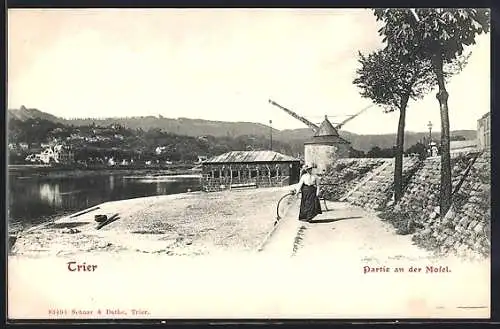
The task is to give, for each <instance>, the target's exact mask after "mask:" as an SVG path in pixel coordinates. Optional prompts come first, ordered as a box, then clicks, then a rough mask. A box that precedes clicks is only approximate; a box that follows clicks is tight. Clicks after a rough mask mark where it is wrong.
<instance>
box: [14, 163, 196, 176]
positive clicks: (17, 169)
mask: <svg viewBox="0 0 500 329" xmlns="http://www.w3.org/2000/svg"><path fill="white" fill-rule="evenodd" d="M199 172H200V170H198V169H194V168H193V167H192V166H188V165H183V166H177V167H173V166H170V167H88V168H85V167H58V166H54V167H52V166H48V165H9V166H8V173H9V176H11V177H22V178H71V177H92V176H102V175H111V174H114V175H148V176H165V175H196V174H199Z"/></svg>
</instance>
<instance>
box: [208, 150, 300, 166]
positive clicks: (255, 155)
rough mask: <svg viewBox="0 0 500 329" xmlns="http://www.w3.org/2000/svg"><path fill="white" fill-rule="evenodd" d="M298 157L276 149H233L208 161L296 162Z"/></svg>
mask: <svg viewBox="0 0 500 329" xmlns="http://www.w3.org/2000/svg"><path fill="white" fill-rule="evenodd" d="M296 161H300V160H299V159H297V158H294V157H291V156H288V155H284V154H281V153H278V152H274V151H232V152H227V153H224V154H221V155H217V156H215V157H212V158H210V159H208V160H207V161H205V162H204V164H208V163H242V162H296Z"/></svg>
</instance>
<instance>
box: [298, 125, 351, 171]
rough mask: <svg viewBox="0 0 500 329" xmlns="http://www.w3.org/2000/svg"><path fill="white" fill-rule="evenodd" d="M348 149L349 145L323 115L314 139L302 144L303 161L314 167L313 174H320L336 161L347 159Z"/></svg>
mask: <svg viewBox="0 0 500 329" xmlns="http://www.w3.org/2000/svg"><path fill="white" fill-rule="evenodd" d="M350 147H351V143H349V142H348V141H346V140H345V139H343V138H342V137H340V136H339V133H338V131H337V129H335V128H334V127H333V125H332V124H331V122H330V121H329V120H328V117H327V116H326V115H325V120H324V121H323V122H322V123H321V126H320V127H319V129H318V131H317V132H316V134H315V135H314V137H313V138H312V139H311V140H309V141H307V142H305V143H304V158H305V159H304V160H305V162H306V163H308V164H312V165H313V166H315V168H314V169H313V172H315V173H317V174H322V173H324V172H325V171H326V168H327V167H328V165H331V164H332V163H334V162H335V161H336V160H337V159H339V158H347V157H349V149H350Z"/></svg>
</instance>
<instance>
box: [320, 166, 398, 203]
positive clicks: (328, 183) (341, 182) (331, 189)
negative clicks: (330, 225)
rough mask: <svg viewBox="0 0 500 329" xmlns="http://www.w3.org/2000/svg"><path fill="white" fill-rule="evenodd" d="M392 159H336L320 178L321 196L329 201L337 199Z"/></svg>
mask: <svg viewBox="0 0 500 329" xmlns="http://www.w3.org/2000/svg"><path fill="white" fill-rule="evenodd" d="M390 161H392V159H369V158H361V159H352V158H344V159H339V160H337V161H336V162H335V163H334V164H332V165H330V166H329V168H327V170H326V173H325V174H324V175H323V177H322V179H321V185H322V190H323V196H324V197H325V199H327V200H330V201H338V200H339V199H340V198H341V197H343V196H344V195H345V194H346V193H347V192H349V191H350V190H352V189H353V188H355V187H356V186H357V185H358V184H359V183H360V182H362V181H363V179H364V178H365V177H367V176H368V175H370V173H371V172H372V171H373V170H375V169H376V168H379V167H380V166H382V165H383V164H384V163H386V162H390Z"/></svg>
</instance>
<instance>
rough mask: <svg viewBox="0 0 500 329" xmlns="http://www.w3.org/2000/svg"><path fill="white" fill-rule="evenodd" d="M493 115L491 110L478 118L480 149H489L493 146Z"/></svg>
mask: <svg viewBox="0 0 500 329" xmlns="http://www.w3.org/2000/svg"><path fill="white" fill-rule="evenodd" d="M490 127H491V116H490V112H488V113H486V114H485V115H483V116H482V117H481V118H480V119H479V120H477V142H478V143H477V144H478V145H477V146H478V148H480V149H489V148H490V147H491V145H490V141H491V131H490Z"/></svg>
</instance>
